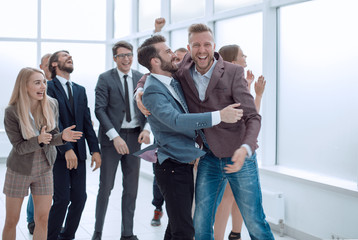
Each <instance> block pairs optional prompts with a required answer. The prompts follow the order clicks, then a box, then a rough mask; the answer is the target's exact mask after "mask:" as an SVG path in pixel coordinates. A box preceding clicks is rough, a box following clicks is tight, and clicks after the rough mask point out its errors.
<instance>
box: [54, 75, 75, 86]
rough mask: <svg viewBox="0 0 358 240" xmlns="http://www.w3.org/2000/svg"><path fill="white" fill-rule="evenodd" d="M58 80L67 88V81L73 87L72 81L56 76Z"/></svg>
mask: <svg viewBox="0 0 358 240" xmlns="http://www.w3.org/2000/svg"><path fill="white" fill-rule="evenodd" d="M56 78H57V79H58V80H59V81H60V83H61V84H62V85H63V86H65V85H66V83H67V81H68V82H70V85H71V86H72V82H71V79H69V80H67V79H66V78H63V77H61V76H59V75H56Z"/></svg>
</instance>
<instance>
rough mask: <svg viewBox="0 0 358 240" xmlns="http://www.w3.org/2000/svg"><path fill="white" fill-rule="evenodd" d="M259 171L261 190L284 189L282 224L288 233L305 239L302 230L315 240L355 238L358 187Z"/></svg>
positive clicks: (270, 171)
mask: <svg viewBox="0 0 358 240" xmlns="http://www.w3.org/2000/svg"><path fill="white" fill-rule="evenodd" d="M268 169H269V168H265V169H261V170H260V179H261V186H262V189H268V190H271V191H277V192H283V194H284V198H285V225H287V227H288V228H290V229H291V232H290V235H291V237H294V238H296V239H304V240H308V238H307V236H306V238H303V237H304V236H302V234H300V233H305V234H309V235H311V236H314V237H316V238H318V239H331V236H332V234H334V235H335V236H339V237H340V239H357V238H358V227H357V223H358V190H357V186H356V185H355V184H354V185H352V186H350V188H351V190H348V189H346V190H345V189H342V188H341V187H334V186H332V185H330V184H324V183H318V182H317V181H311V180H308V179H304V178H301V177H296V176H292V174H282V173H278V172H277V171H272V170H268ZM292 229H293V231H292Z"/></svg>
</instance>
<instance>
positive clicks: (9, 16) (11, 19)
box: [0, 0, 37, 38]
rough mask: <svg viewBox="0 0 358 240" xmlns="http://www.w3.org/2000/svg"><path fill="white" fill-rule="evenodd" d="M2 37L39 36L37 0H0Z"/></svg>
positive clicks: (0, 29) (0, 33) (0, 30)
mask: <svg viewBox="0 0 358 240" xmlns="http://www.w3.org/2000/svg"><path fill="white" fill-rule="evenodd" d="M0 23H1V24H0V37H21V38H35V37H36V36H37V0H17V1H0Z"/></svg>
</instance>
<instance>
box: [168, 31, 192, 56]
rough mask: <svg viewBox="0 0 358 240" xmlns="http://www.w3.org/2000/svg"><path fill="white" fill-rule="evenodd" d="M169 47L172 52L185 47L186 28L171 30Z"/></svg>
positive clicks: (186, 38)
mask: <svg viewBox="0 0 358 240" xmlns="http://www.w3.org/2000/svg"><path fill="white" fill-rule="evenodd" d="M170 39H171V42H170V48H171V49H172V51H173V52H174V51H175V50H177V49H178V48H186V46H187V45H188V29H187V28H182V29H179V30H175V31H172V32H171V38H170Z"/></svg>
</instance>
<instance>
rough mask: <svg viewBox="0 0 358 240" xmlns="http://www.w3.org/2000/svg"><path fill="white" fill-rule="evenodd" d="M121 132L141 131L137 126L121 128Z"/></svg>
mask: <svg viewBox="0 0 358 240" xmlns="http://www.w3.org/2000/svg"><path fill="white" fill-rule="evenodd" d="M119 132H121V133H136V132H140V127H136V128H121V130H120V131H119Z"/></svg>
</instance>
